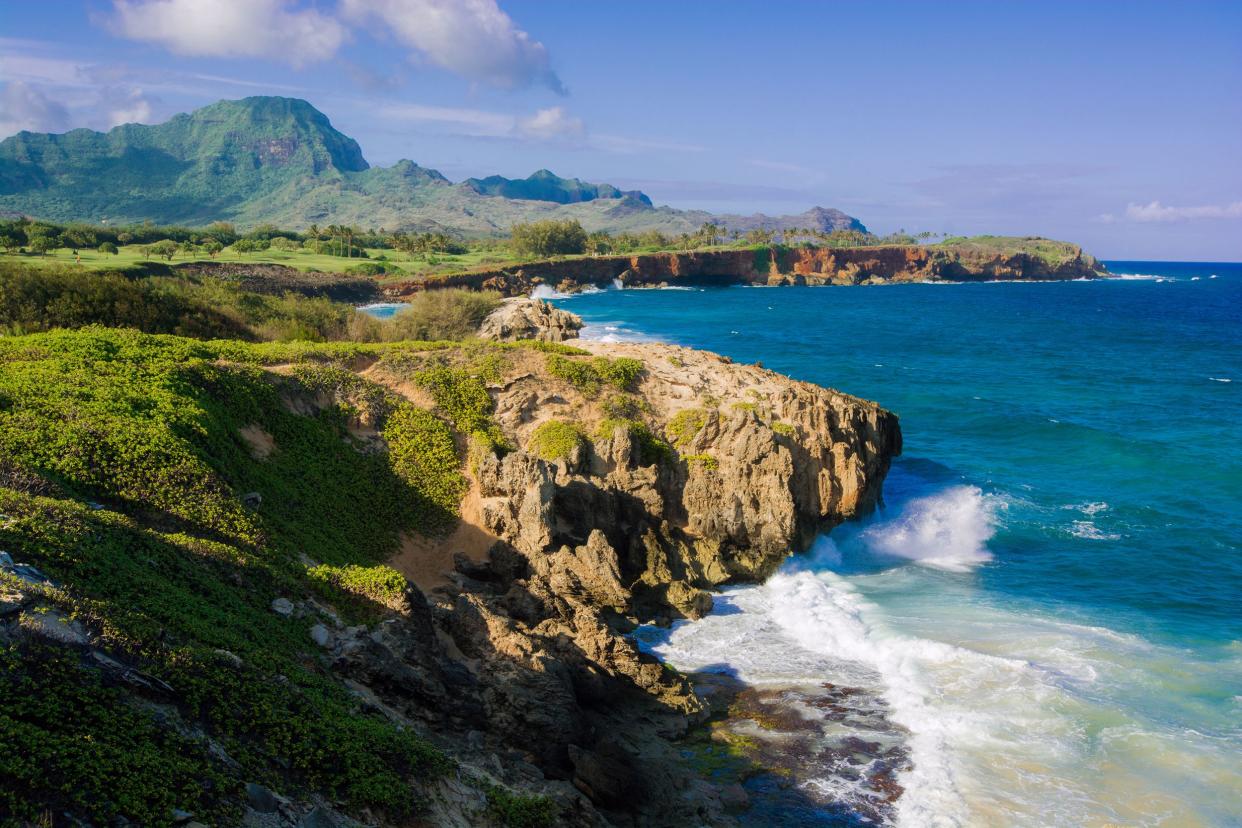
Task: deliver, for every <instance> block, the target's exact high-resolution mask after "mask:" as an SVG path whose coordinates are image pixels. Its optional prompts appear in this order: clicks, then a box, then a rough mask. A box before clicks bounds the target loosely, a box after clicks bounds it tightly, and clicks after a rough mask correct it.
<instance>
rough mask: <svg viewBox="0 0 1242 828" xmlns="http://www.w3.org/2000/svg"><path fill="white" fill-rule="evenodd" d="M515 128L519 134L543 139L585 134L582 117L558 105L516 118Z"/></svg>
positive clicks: (576, 136)
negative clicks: (526, 116)
mask: <svg viewBox="0 0 1242 828" xmlns="http://www.w3.org/2000/svg"><path fill="white" fill-rule="evenodd" d="M516 128H517V131H518V133H519V134H521V135H525V136H527V137H530V138H538V139H540V140H543V141H552V140H558V139H575V138H581V137H582V136H583V135H584V134H586V127H584V126H583V124H582V119H581V118H578V117H575V116H573V115H570V114H568V113H567V112H565V110H564V108H562V107H559V106H552V107H548V108H547V109H541V110H539V111H538V112H536V113H535V114H534V115H531V116H530V117H529V118H518V119H517V124H516Z"/></svg>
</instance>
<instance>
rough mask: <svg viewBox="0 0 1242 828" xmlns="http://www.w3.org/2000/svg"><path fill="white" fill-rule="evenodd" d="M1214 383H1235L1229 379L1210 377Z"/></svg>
mask: <svg viewBox="0 0 1242 828" xmlns="http://www.w3.org/2000/svg"><path fill="white" fill-rule="evenodd" d="M1208 379H1210V380H1211V381H1212V382H1233V380H1231V379H1229V377H1208Z"/></svg>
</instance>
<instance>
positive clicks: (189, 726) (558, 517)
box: [0, 300, 901, 828]
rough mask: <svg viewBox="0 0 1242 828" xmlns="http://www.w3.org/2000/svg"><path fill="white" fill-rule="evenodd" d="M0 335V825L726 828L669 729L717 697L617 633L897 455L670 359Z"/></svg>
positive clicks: (800, 390) (875, 484) (663, 355)
mask: <svg viewBox="0 0 1242 828" xmlns="http://www.w3.org/2000/svg"><path fill="white" fill-rule="evenodd" d="M510 304H511V305H512V306H514V311H511V312H516V313H517V315H518V316H520V317H521V318H522V319H524V320H527V321H528V322H529V323H530V325H531V326H533V327H534V328H535V329H536V330H535V334H536V335H539V334H540V333H544V332H543V331H541V330H539V329H540V328H541V326H545V325H553V326H555V327H556V330H557V332H560V333H563V332H564V331H566V330H570V329H571V328H572V327H573V326H572V324H571V323H572V322H573V320H565V319H564V318H563V317H561V316H559V313H560V312H557V313H551V312H547V309H546V308H544V306H542V305H541V304H540V303H535V302H529V301H526V300H523V301H521V302H513V303H510ZM570 332H572V331H570ZM0 346H2V347H0V351H3V355H4V356H5V357H6V358H7V362H6V366H8V367H7V369H6V373H5V374H4V375H0V379H3V380H5V381H4V382H0V392H2V395H3V396H4V399H5V405H4V406H3V407H0V447H3V448H4V451H3V452H0V509H2V511H3V513H4V519H3V520H0V547H3V552H0V718H4V719H5V721H14V722H21V727H15V728H5V729H0V747H3V748H4V750H5V751H7V752H8V753H9V754H12V755H29V756H32V757H35V758H34V759H32V761H31V762H27V763H20V764H19V765H13V764H12V763H10V764H9V765H8V766H4V767H0V810H6V809H8V810H14V809H17V812H18V813H21V814H27V813H29V814H33V815H34V816H32V817H31V819H34V818H35V817H37V815H38V814H41V813H55V814H58V815H59V814H66V816H65V817H64V819H63V820H60V818H59V817H58V818H57V819H58V821H57V824H61V822H62V821H63V822H64V824H94V825H102V824H105V823H109V824H110V823H111V822H114V821H115V822H117V823H118V824H120V821H121V817H123V818H124V819H125V820H128V822H129V823H132V824H144V825H165V824H173V823H174V822H178V823H182V822H188V821H189V820H190V819H195V820H197V822H198V823H200V824H219V825H235V824H248V825H258V824H262V825H272V826H277V825H279V826H282V828H295V826H297V828H302V827H303V826H304V827H305V828H310V826H325V825H337V826H354V825H373V826H397V825H410V824H434V825H445V826H485V827H487V828H499V826H504V825H571V826H597V825H622V826H640V825H642V826H681V825H724V826H727V825H734V824H736V823H735V820H734V819H733V817H732V816H731V815H730V813H729V809H730V808H734V809H736V808H737V807H739V804H738V798H737V796H736V791H734V792H733V793H734V796H732V797H731V796H730V795H729V792H727V791H725V790H722V788H721V787H720V786H718V785H716V784H714V783H713V782H712V781H710V780H708V779H706V778H704V777H703V776H702V775H700V773H699V772H697V771H696V770H695V769H694V768H693V767H691V766H690V765H688V764H687V762H686V760H685V757H684V749H685V745H684V743H680V742H678V740H679V739H681V738H682V737H683V736H685V735H686V733H687V731H688V729H689V728H690V727H691V726H692V725H693V724H695V723H697V722H700V721H701V720H703V719H704V718H705V717H706V716H708V715H709V713H711V712H712V710H711V706H712V704H713V703H714V702H711V701H709V700H705V699H704V698H702V697H700V695H699V694H697V693H696V692H695V690H694V689H693V688H692V687H691V685H690V684H689V682H688V681H687V679H686V678H685V677H684V676H682V675H681V674H679V673H677V672H676V671H674V670H672V669H670V668H669V667H667V666H665V665H661V664H660V663H659V662H657V661H656V660H655V659H654V658H652V657H651V656H648V655H645V654H643V653H641V652H640V651H639V649H638V647H637V645H636V643H635V642H634V640H633V639H632V638H631V637H630V636H629V635H628V634H629V633H631V632H632V631H633V630H634V629H635V627H636V625H638V624H640V623H647V622H656V623H667V622H669V621H672V620H674V619H677V618H682V617H698V616H700V615H702V614H703V613H705V612H707V611H708V610H709V609H710V608H711V606H712V592H711V591H712V589H713V588H715V587H718V586H720V585H722V584H726V583H730V582H740V581H748V580H756V579H760V578H763V577H765V576H766V575H767V574H769V573H770V572H772V571H773V569H774V568H776V567H777V566H778V565H779V564H780V562H781V561H782V560H784V559H785V558H786V557H787V556H788V555H790V554H792V553H795V552H797V551H799V550H801V549H804V548H806V546H807V545H808V544H809V543H810V542H811V540H812V539H813V537H814V535H815V533H816V532H817V531H819V530H822V529H826V528H828V527H831V526H833V525H834V524H836V523H838V522H840V521H842V520H845V519H848V518H851V517H854V516H856V515H859V514H861V513H863V512H864V511H865V510H867V509H868V508H870V507H871V506H872V505H873V504H874V503H875V502H876V501H877V500H878V498H879V497H880V492H881V486H882V483H883V480H884V476H885V474H886V472H887V471H888V468H889V463H890V461H891V459H892V457H893V456H894V455H896V454H897V453H899V452H900V449H901V435H900V430H899V427H898V423H897V418H896V417H895V416H894V415H893V414H891V413H889V412H887V411H885V410H883V409H882V408H880V407H879V406H877V405H875V404H874V403H870V402H866V401H864V400H859V399H856V398H853V397H850V396H848V395H845V394H841V393H838V392H836V391H831V390H828V389H824V388H819V387H816V386H813V385H809V384H806V383H800V382H795V381H793V380H790V379H788V378H786V377H782V376H780V375H778V374H774V373H772V372H769V371H765V370H763V369H761V368H759V367H756V366H747V365H738V364H735V363H732V362H730V361H729V360H728V359H725V358H722V357H719V356H715V355H713V354H708V353H703V352H699V351H693V350H689V349H684V348H676V347H671V346H661V345H635V344H619V345H605V344H602V343H583V348H582V349H574V348H567V347H566V346H564V345H559V344H552V343H548V342H546V341H545V342H541V343H538V344H532V343H524V344H523V343H519V344H513V343H489V342H475V343H471V344H469V345H466V344H462V345H460V346H452V345H445V344H443V343H431V344H427V343H424V344H421V345H420V344H418V343H400V344H390V345H358V344H353V343H349V344H344V345H339V346H331V345H325V346H305V345H303V344H298V345H292V346H285V345H280V344H276V343H267V344H264V345H249V344H246V343H239V342H226V341H214V342H200V341H196V340H188V339H182V338H179V337H175V336H162V337H153V336H145V335H141V334H138V333H136V332H133V331H113V330H107V329H93V330H90V331H77V332H57V333H55V334H44V335H37V336H33V337H23V338H12V339H11V341H8V344H7V345H5V344H4V342H0ZM34 388H38V389H39V392H38V393H34V392H33V391H31V390H30V389H34ZM117 399H130V400H141V401H142V402H143V404H142V405H137V404H135V405H125V406H117V405H116V402H115V401H116V400H117ZM53 432H55V433H56V435H57V437H56V439H53V438H52V437H51V434H52V433H53ZM31 435H34V436H33V437H32V436H31ZM65 458H68V461H66V460H65ZM170 458H171V459H170ZM83 699H87V700H88V701H86V702H83V701H82V700H83ZM75 704H76V705H79V706H81V705H83V704H85V705H86V706H87V707H89V708H90V710H91V712H92V716H91V717H88V718H87V719H85V720H82V719H80V717H73V716H65V715H63V712H62V711H64V710H69V709H76V708H74V707H72V705H75ZM84 729H85V730H84ZM86 743H89V744H98V745H102V746H104V747H103V748H100V752H91V751H86V752H82V751H78V750H75V749H74V748H73V747H72V746H73V745H79V746H80V745H81V744H86ZM61 745H64V746H66V747H64V748H63V749H62V748H60V747H58V746H61ZM6 755H7V754H6ZM61 756H64V757H68V758H67V759H65V760H64V762H63V763H62V764H55V763H53V762H52V761H51V760H50V759H48V758H47V757H57V761H59V760H60V757H61ZM132 756H137V757H138V758H137V759H135V760H134V761H133V762H131V761H130V758H131V757H132ZM78 757H80V758H78ZM40 763H42V764H40ZM48 768H51V770H49V769H48ZM101 768H102V770H101ZM121 774H124V775H125V778H127V779H132V780H133V784H132V785H128V786H125V787H124V789H123V790H121V789H119V788H118V787H117V786H116V785H114V784H112V782H111V780H114V779H117V778H120V775H121ZM170 780H172V781H171V782H170ZM203 780H210V781H211V784H206V783H204V781H203ZM66 791H68V793H66ZM78 791H85V793H78ZM6 795H7V798H6ZM187 813H188V814H190V816H186V814H187ZM113 817H116V819H113ZM411 820H414V821H411ZM419 820H422V822H420V821H419Z"/></svg>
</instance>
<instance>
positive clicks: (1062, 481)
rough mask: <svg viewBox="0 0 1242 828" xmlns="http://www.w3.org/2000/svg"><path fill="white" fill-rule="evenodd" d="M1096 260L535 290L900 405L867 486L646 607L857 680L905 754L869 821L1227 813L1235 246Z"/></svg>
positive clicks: (703, 654) (1238, 498)
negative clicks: (668, 606)
mask: <svg viewBox="0 0 1242 828" xmlns="http://www.w3.org/2000/svg"><path fill="white" fill-rule="evenodd" d="M1108 264H1109V267H1110V269H1111V270H1112V271H1113V272H1114V273H1116V274H1126V275H1125V276H1123V277H1121V278H1116V279H1109V280H1106V281H1090V282H1086V281H1083V282H1065V283H1046V284H1023V283H991V284H961V285H906V286H884V287H874V288H776V289H768V288H743V287H705V288H701V289H700V288H689V289H686V288H678V289H665V290H605V291H602V292H596V293H589V294H584V295H578V296H573V297H553V300H554V301H555V302H556V303H557V304H559V305H560V306H562V307H565V308H567V309H569V310H572V311H573V312H574V313H577V314H580V315H581V316H582V317H583V318H584V319H585V320H586V321H587V323H588V325H589V327H588V329H587V331H586V334H587V335H588V336H593V337H596V338H610V337H611V338H619V339H626V338H629V339H641V338H651V339H658V340H662V341H667V342H673V343H677V344H681V345H687V346H693V347H698V348H705V349H708V350H712V351H717V352H719V353H723V354H727V355H729V356H731V357H733V358H734V359H736V360H739V361H744V362H755V361H761V362H762V363H763V364H764V365H765V366H766V367H768V368H771V369H773V370H776V371H780V372H782V373H786V374H789V375H790V376H793V377H796V378H798V379H804V380H809V381H812V382H816V383H819V384H822V385H827V386H831V387H834V388H838V389H840V390H843V391H846V392H848V393H851V394H855V395H858V396H862V397H866V398H869V399H873V400H876V401H878V402H880V403H881V404H882V405H884V406H886V407H888V408H890V409H892V410H894V411H896V412H897V413H899V414H900V415H901V420H902V428H903V432H904V436H905V447H906V448H905V455H904V456H903V457H902V458H900V459H899V460H898V461H897V462H896V464H895V465H894V468H893V470H892V472H891V474H890V476H889V479H888V482H887V484H886V488H885V506H884V507H883V508H882V509H881V510H880V511H879V512H878V513H877V514H875V515H874V516H873V517H871V518H869V519H867V520H866V521H864V522H862V523H860V524H852V525H847V526H843V527H840V528H838V529H837V530H834V532H833V533H832V534H831V535H830V536H829V537H826V538H823V539H821V540H820V542H819V543H818V544H817V546H816V547H815V549H813V550H812V552H811V553H809V554H808V555H805V556H801V557H799V558H797V559H794V560H791V561H790V563H789V564H788V565H787V566H786V567H785V569H784V570H783V571H782V572H781V573H780V574H778V575H777V576H775V577H774V578H773V579H771V580H770V581H769V582H768V583H766V584H763V585H757V586H747V587H738V588H734V589H731V590H728V591H727V592H726V593H725V595H723V596H722V597H721V598H720V600H719V601H718V602H717V606H718V609H717V611H716V612H715V613H713V615H711V616H709V617H708V618H706V619H704V620H702V621H699V622H685V623H681V624H678V625H677V626H675V627H674V628H673V629H672V630H671V631H658V630H648V631H646V634H645V636H644V643H645V645H646V646H648V647H650V648H651V649H652V650H654V651H656V652H657V653H659V654H660V655H662V656H663V657H664V658H666V659H668V660H669V661H670V662H672V663H673V664H675V665H677V666H678V667H681V668H683V669H687V670H692V669H698V668H701V667H705V666H708V665H713V669H718V668H721V665H724V666H725V668H727V669H728V670H730V671H731V672H735V673H736V674H737V675H739V676H740V677H741V678H742V679H743V680H745V681H747V682H751V683H754V684H756V685H760V686H768V687H780V686H790V687H794V686H798V685H800V684H808V683H822V682H823V681H835V682H839V683H848V684H851V685H855V686H863V687H867V688H869V690H870V691H871V692H873V693H875V694H876V695H877V696H878V697H879V698H882V699H883V700H884V702H885V703H886V704H887V707H888V709H889V710H890V717H891V719H892V720H893V721H894V722H895V723H896V725H897V726H899V728H900V729H901V732H902V733H903V739H904V741H905V742H906V744H907V748H908V751H909V756H910V765H909V767H906V768H905V769H904V770H903V771H902V772H901V775H900V779H899V781H900V782H901V784H902V786H903V788H904V789H905V793H904V794H903V795H902V797H901V798H900V799H899V800H898V802H897V805H896V809H895V810H894V811H892V812H890V813H888V814H887V816H886V817H885V819H886V821H889V822H892V823H894V824H898V825H903V826H939V825H944V826H955V825H1029V826H1051V825H1057V826H1061V825H1064V826H1107V825H1126V826H1129V825H1167V826H1201V825H1202V826H1224V825H1242V447H1240V446H1239V439H1240V438H1242V265H1237V264H1180V263H1167V262H1159V263H1158V262H1110V263H1108ZM817 773H818V775H816V774H817ZM807 777H808V778H804V779H802V780H800V781H799V783H798V784H800V785H804V786H806V787H807V789H808V791H811V792H813V793H814V794H815V795H816V796H818V797H819V798H820V799H821V800H835V801H839V802H841V803H844V804H846V805H848V804H849V803H850V802H851V801H852V800H853V801H857V800H858V798H859V797H866V796H868V795H869V794H868V793H867V792H866V791H864V790H861V789H859V788H858V787H857V786H856V785H854V784H853V782H852V779H851V777H850V775H849V774H845V775H841V774H836V773H834V772H833V771H832V770H831V769H828V770H824V771H822V772H814V773H810V774H808V775H807ZM824 819H825V824H830V823H831V819H830V818H829V817H828V816H825V817H824Z"/></svg>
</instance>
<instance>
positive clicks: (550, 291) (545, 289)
mask: <svg viewBox="0 0 1242 828" xmlns="http://www.w3.org/2000/svg"><path fill="white" fill-rule="evenodd" d="M603 292H604V289H603V288H601V287H596V286H595V285H586V286H585V287H583V288H582V289H581V290H578V291H575V292H574V293H565V292H563V291H559V290H557V289H556V288H554V287H552V286H551V285H535V287H534V289H533V290H532V291H531V292H530V298H531V299H542V300H543V301H545V302H547V301H550V300H552V299H573V298H574V297H575V296H590V295H591V294H593V293H603Z"/></svg>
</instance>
